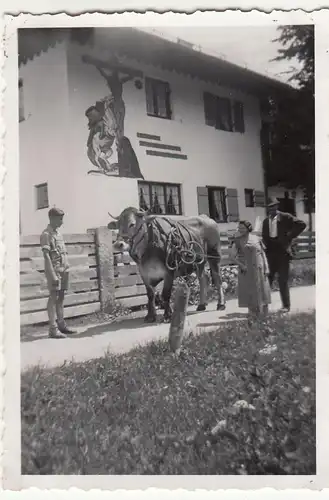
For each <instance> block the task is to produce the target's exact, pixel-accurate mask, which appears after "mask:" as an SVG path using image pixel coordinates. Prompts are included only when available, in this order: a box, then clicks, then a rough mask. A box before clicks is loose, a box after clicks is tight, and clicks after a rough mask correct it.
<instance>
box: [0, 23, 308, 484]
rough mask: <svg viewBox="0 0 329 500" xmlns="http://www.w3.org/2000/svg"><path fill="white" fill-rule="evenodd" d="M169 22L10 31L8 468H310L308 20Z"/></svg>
mask: <svg viewBox="0 0 329 500" xmlns="http://www.w3.org/2000/svg"><path fill="white" fill-rule="evenodd" d="M68 17H69V16H68ZM104 17H106V16H104ZM201 17H202V16H201ZM162 18H163V23H162V24H161V25H159V21H158V22H157V23H156V24H155V25H151V24H149V25H147V23H145V25H144V24H143V22H142V23H139V22H138V21H137V20H136V22H135V23H134V22H132V23H131V24H127V25H122V26H120V25H119V24H117V23H114V24H113V25H112V26H111V20H110V16H108V22H107V23H105V22H104V25H103V26H102V25H101V23H100V22H97V23H93V22H92V16H91V22H90V23H88V22H87V21H86V23H85V24H81V22H80V23H76V22H74V19H73V18H72V19H71V21H68V22H65V23H61V22H59V23H58V24H56V22H54V24H53V25H48V26H47V23H45V25H42V23H41V22H40V24H39V25H38V24H37V23H36V22H35V21H34V24H33V23H29V22H26V23H24V22H20V23H19V25H18V28H17V30H16V46H15V47H16V49H15V50H16V62H15V64H16V69H15V73H13V74H15V75H16V76H17V90H15V92H16V99H17V100H16V103H17V109H12V111H11V114H12V115H15V120H16V121H17V130H18V132H17V141H18V144H17V145H18V151H17V159H18V167H17V169H18V176H17V179H18V186H17V188H18V194H17V199H18V201H19V207H18V209H17V215H18V217H17V219H19V220H17V229H18V231H19V237H18V238H17V241H18V242H19V243H18V245H17V249H16V250H14V251H16V257H17V269H18V271H17V276H18V274H19V278H18V279H19V282H18V284H17V294H18V295H19V308H20V313H19V324H20V327H19V329H20V341H19V344H17V345H19V349H20V361H19V363H17V361H15V363H16V364H17V366H16V368H17V370H19V371H20V402H19V405H20V410H19V411H20V417H19V420H20V458H19V460H20V474H21V475H22V476H25V477H26V476H31V477H32V476H95V477H96V476H130V475H133V476H167V478H168V476H175V475H177V476H209V475H211V476H236V477H237V480H238V479H239V478H238V476H243V477H244V479H243V480H245V479H246V477H248V476H303V477H308V476H316V474H317V465H318V464H317V442H316V417H317V414H316V355H315V353H316V341H315V340H316V321H315V319H316V314H315V310H316V293H315V291H316V290H315V282H316V260H315V255H316V217H315V212H316V210H315V208H316V203H315V201H316V197H315V192H316V186H315V184H316V183H315V179H316V168H315V148H316V140H315V97H316V96H315V37H316V29H315V26H314V23H312V22H308V23H307V22H304V23H299V24H294V23H292V24H288V23H280V22H279V21H276V22H272V23H271V24H269V23H267V24H266V23H261V22H259V20H257V22H256V21H255V22H254V24H253V23H251V22H250V21H249V23H247V24H246V25H241V24H240V25H236V26H234V25H221V26H216V24H215V22H214V24H213V25H208V26H207V25H203V24H202V22H200V23H199V24H198V21H197V19H198V17H196V18H195V19H196V21H195V23H194V24H193V23H192V24H189V25H188V24H186V23H185V24H184V23H182V24H181V25H179V24H171V23H170V22H167V21H166V19H167V18H166V15H165V14H163V15H162ZM133 19H134V18H133V17H132V21H133ZM136 19H137V18H136ZM249 19H250V18H249ZM257 19H258V18H257ZM287 19H288V17H287ZM93 24H95V25H93ZM13 71H14V70H13ZM16 76H15V78H16ZM13 85H14V83H13ZM15 314H16V311H15V310H14V309H13V310H12V315H15ZM13 333H14V332H13ZM18 335H19V333H18ZM6 362H7V364H8V363H13V360H11V359H9V356H7V359H6ZM168 480H169V479H168ZM241 480H242V479H241ZM30 481H33V478H32V479H30ZM29 484H32V483H31V482H30V483H29ZM44 484H45V483H44ZM96 484H97V483H96ZM232 484H234V483H232ZM263 484H267V483H266V482H264V483H263Z"/></svg>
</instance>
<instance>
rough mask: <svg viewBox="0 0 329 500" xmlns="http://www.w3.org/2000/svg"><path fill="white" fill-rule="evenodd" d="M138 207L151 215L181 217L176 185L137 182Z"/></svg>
mask: <svg viewBox="0 0 329 500" xmlns="http://www.w3.org/2000/svg"><path fill="white" fill-rule="evenodd" d="M138 189H139V207H140V209H142V210H149V211H150V213H153V214H159V215H161V214H167V215H182V203H181V192H180V186H179V185H178V184H163V183H158V182H139V183H138Z"/></svg>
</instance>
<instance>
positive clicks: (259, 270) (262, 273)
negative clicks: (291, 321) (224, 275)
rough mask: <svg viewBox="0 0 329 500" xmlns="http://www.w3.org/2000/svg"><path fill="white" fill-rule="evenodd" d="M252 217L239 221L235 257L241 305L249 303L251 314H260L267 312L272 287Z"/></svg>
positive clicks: (244, 305)
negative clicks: (249, 219)
mask: <svg viewBox="0 0 329 500" xmlns="http://www.w3.org/2000/svg"><path fill="white" fill-rule="evenodd" d="M251 232H252V225H251V223H250V222H249V221H240V222H239V228H238V233H237V234H236V235H235V238H234V243H233V247H232V249H233V259H234V261H235V262H236V263H237V264H238V266H239V274H238V300H239V307H247V308H248V310H249V315H250V318H251V319H252V318H258V317H260V315H261V314H264V315H265V314H266V313H267V312H268V305H269V304H270V303H271V289H270V284H269V280H268V274H269V267H268V263H267V259H266V255H265V251H264V247H263V244H262V242H261V240H260V238H259V237H258V236H256V235H255V234H251Z"/></svg>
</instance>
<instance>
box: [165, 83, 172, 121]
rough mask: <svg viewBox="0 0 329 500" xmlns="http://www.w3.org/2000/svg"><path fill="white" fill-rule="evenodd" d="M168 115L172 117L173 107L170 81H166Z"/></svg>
mask: <svg viewBox="0 0 329 500" xmlns="http://www.w3.org/2000/svg"><path fill="white" fill-rule="evenodd" d="M165 92H166V113H167V114H166V116H167V118H172V109H171V89H170V85H169V83H166V90H165Z"/></svg>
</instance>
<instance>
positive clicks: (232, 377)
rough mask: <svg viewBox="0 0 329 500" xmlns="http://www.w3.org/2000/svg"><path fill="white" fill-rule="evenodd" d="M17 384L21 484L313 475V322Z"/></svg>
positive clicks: (298, 320) (49, 373) (280, 322)
mask: <svg viewBox="0 0 329 500" xmlns="http://www.w3.org/2000/svg"><path fill="white" fill-rule="evenodd" d="M183 345H184V349H183V350H182V352H181V354H180V356H179V357H174V356H172V355H171V354H169V353H168V350H167V344H166V343H165V342H156V343H152V344H149V345H148V346H147V347H141V348H138V349H135V350H133V351H131V352H130V353H127V354H124V355H120V356H113V355H107V356H105V357H103V358H100V359H97V360H93V361H90V362H87V363H79V364H73V363H70V364H66V365H64V366H62V367H60V368H57V369H52V370H43V369H41V368H37V369H33V370H31V371H29V372H25V373H24V374H23V375H22V384H21V414H22V474H315V472H316V471H315V313H303V314H298V315H294V316H287V317H284V316H279V315H274V316H271V317H269V319H268V320H267V322H266V323H264V324H255V325H254V326H253V327H248V326H247V324H246V323H245V322H236V323H228V324H227V325H225V326H222V327H221V328H219V329H218V330H217V331H215V332H212V333H205V334H203V335H199V336H193V335H190V336H189V337H188V338H187V339H186V340H185V341H184V344H183Z"/></svg>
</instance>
